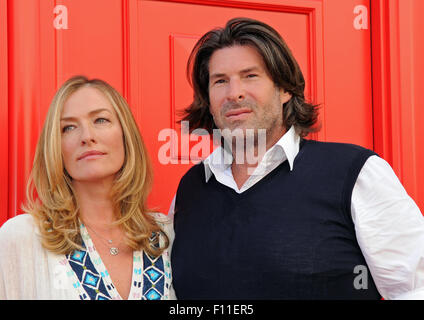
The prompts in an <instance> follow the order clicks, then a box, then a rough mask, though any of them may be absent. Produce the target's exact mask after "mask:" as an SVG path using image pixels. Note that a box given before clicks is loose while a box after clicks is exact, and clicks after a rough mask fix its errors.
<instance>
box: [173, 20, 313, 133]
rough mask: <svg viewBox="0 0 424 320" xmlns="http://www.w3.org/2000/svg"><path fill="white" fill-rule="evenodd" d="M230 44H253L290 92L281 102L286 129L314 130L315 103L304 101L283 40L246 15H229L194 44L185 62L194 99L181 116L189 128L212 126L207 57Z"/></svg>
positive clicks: (301, 82) (300, 78) (298, 74)
mask: <svg viewBox="0 0 424 320" xmlns="http://www.w3.org/2000/svg"><path fill="white" fill-rule="evenodd" d="M233 45H250V46H253V47H254V48H256V49H257V50H258V52H259V54H260V55H261V56H262V58H263V60H264V62H265V65H266V67H267V69H268V72H269V74H270V75H271V78H272V79H273V81H274V83H275V85H276V86H277V87H278V88H282V89H284V90H285V91H287V92H289V93H290V94H291V95H292V97H291V99H290V100H289V101H288V102H286V103H285V104H284V105H283V106H282V107H283V121H284V125H285V127H286V129H287V130H288V129H290V127H291V126H292V125H293V126H294V127H295V129H296V132H297V133H298V134H300V135H301V136H302V137H303V136H306V135H307V134H308V133H310V132H314V131H317V130H318V129H317V128H315V127H314V125H315V124H316V122H317V117H318V110H317V107H318V106H317V105H314V104H310V103H307V102H306V101H305V96H304V90H305V80H304V78H303V74H302V71H301V70H300V67H299V65H298V63H297V62H296V60H295V58H294V57H293V55H292V53H291V51H290V49H289V48H288V46H287V44H286V43H285V41H284V40H283V38H282V37H281V36H280V35H279V34H278V32H277V31H276V30H275V29H273V28H272V27H270V26H269V25H267V24H265V23H263V22H260V21H257V20H253V19H249V18H234V19H231V20H230V21H228V22H227V24H226V26H225V27H224V28H218V29H213V30H211V31H209V32H207V33H206V34H205V35H203V36H202V37H201V38H200V39H199V41H198V42H197V43H196V45H195V46H194V48H193V51H192V52H191V54H190V57H189V60H188V64H187V77H188V79H189V81H190V83H191V85H192V86H193V90H194V99H193V102H192V103H191V104H190V106H188V107H187V108H186V109H185V113H184V118H183V119H182V120H181V121H189V126H190V131H193V130H194V129H197V128H203V129H206V130H208V132H209V133H212V131H213V129H215V128H216V125H215V123H214V121H213V117H212V115H211V113H210V112H209V60H210V57H211V56H212V54H213V53H214V52H215V51H216V50H219V49H222V48H225V47H230V46H233Z"/></svg>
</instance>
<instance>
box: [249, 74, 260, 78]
mask: <svg viewBox="0 0 424 320" xmlns="http://www.w3.org/2000/svg"><path fill="white" fill-rule="evenodd" d="M257 76H258V75H257V74H254V73H251V74H248V75H247V77H248V78H255V77H257Z"/></svg>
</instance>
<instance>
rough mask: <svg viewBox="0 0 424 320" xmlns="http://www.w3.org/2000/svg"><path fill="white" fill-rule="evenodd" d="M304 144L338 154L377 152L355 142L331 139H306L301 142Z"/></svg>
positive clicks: (310, 147)
mask: <svg viewBox="0 0 424 320" xmlns="http://www.w3.org/2000/svg"><path fill="white" fill-rule="evenodd" d="M301 145H303V146H307V148H309V149H314V150H317V151H318V150H319V151H324V152H325V153H326V154H328V153H333V152H334V153H336V154H345V153H368V154H370V155H371V154H375V155H376V153H375V152H374V151H373V150H370V149H367V148H365V147H363V146H360V145H357V144H353V143H344V142H331V141H328V142H327V141H317V140H307V139H304V140H303V141H302V143H301Z"/></svg>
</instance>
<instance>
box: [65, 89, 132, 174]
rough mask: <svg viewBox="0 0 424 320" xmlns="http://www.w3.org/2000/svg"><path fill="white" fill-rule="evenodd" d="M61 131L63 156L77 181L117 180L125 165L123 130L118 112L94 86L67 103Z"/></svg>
mask: <svg viewBox="0 0 424 320" xmlns="http://www.w3.org/2000/svg"><path fill="white" fill-rule="evenodd" d="M60 128H61V135H62V155H63V161H64V165H65V169H66V171H67V172H68V173H69V175H70V176H71V177H72V179H73V182H76V181H78V182H96V181H98V182H100V181H105V180H111V181H113V179H114V177H115V175H116V173H117V172H118V171H119V170H120V169H121V167H122V165H123V163H124V157H125V151H124V143H123V133H122V127H121V124H120V122H119V119H118V116H117V115H116V112H115V110H114V108H113V106H112V105H111V103H110V102H109V100H108V99H107V98H106V97H105V96H104V94H103V93H102V92H101V91H100V90H98V89H96V88H93V87H89V86H88V87H82V88H80V89H78V90H77V91H76V92H74V93H73V94H72V95H71V96H70V97H69V98H68V99H67V100H66V102H65V104H64V106H63V110H62V115H61V120H60Z"/></svg>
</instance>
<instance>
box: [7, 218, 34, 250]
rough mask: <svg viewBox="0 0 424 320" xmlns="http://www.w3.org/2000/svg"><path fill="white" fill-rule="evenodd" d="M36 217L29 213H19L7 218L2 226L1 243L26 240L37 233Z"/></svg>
mask: <svg viewBox="0 0 424 320" xmlns="http://www.w3.org/2000/svg"><path fill="white" fill-rule="evenodd" d="M35 231H36V228H35V224H34V218H33V217H32V216H31V215H30V214H28V213H24V214H19V215H17V216H15V217H13V218H10V219H9V220H7V221H6V222H5V223H4V224H3V225H2V227H1V228H0V243H2V244H5V243H10V242H16V241H20V242H22V241H24V239H30V238H32V237H33V236H34V235H35Z"/></svg>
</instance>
